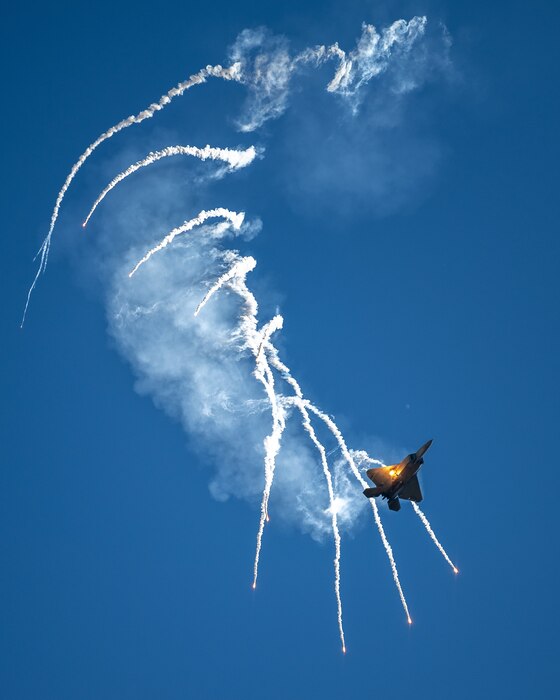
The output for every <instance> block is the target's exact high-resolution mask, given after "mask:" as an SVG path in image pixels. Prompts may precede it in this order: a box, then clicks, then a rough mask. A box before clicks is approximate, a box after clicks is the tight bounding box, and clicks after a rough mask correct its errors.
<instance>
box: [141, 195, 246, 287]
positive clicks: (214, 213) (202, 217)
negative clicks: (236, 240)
mask: <svg viewBox="0 0 560 700" xmlns="http://www.w3.org/2000/svg"><path fill="white" fill-rule="evenodd" d="M214 218H223V219H226V221H229V222H230V224H231V225H232V226H233V228H234V229H235V230H237V231H238V230H239V229H240V228H241V224H242V223H243V220H244V218H245V213H244V212H239V213H238V212H235V211H230V210H229V209H224V208H223V207H218V208H217V209H209V210H208V211H206V210H205V209H203V210H202V211H201V212H200V213H199V214H197V216H195V217H194V219H189V220H188V221H185V222H184V223H182V224H181V225H180V226H177V228H174V229H173V230H172V231H170V232H169V233H168V234H167V235H166V236H165V237H164V238H162V239H161V241H160V242H159V243H158V244H157V245H155V246H154V247H153V248H150V250H149V251H148V252H147V253H146V255H144V257H143V258H142V259H141V260H139V261H138V262H137V263H136V265H135V266H134V267H133V269H132V270H131V271H130V272H129V273H128V276H129V277H132V276H133V275H134V274H135V273H136V272H138V270H139V268H140V267H142V265H144V263H147V262H148V260H149V259H150V258H151V257H152V255H155V254H156V253H159V251H160V250H163V249H164V248H166V247H167V246H168V245H169V244H170V243H173V241H174V240H175V238H176V237H177V236H179V235H180V234H181V233H186V232H187V231H190V230H191V229H193V228H195V227H196V226H201V225H202V224H203V223H204V222H205V221H207V220H208V219H214Z"/></svg>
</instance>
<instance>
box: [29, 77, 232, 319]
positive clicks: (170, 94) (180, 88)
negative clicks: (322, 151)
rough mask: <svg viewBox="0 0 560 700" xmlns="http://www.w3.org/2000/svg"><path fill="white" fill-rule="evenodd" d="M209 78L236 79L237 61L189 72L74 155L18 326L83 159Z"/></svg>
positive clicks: (44, 265)
mask: <svg viewBox="0 0 560 700" xmlns="http://www.w3.org/2000/svg"><path fill="white" fill-rule="evenodd" d="M210 77H215V78H223V79H224V80H237V79H238V78H239V64H235V63H234V64H233V65H232V66H230V67H229V68H222V66H220V65H217V66H206V68H202V69H201V70H199V71H198V73H194V75H191V76H190V78H188V79H187V80H185V81H183V82H182V83H179V84H178V85H177V86H176V87H174V88H171V90H168V91H167V92H166V93H165V95H162V96H161V97H160V98H159V100H158V102H153V103H152V104H151V105H150V106H149V107H148V108H146V109H144V110H142V112H139V113H138V114H137V115H136V116H130V117H127V118H126V119H123V120H122V121H120V122H119V123H118V124H115V126H112V127H111V128H110V129H108V130H107V131H105V132H104V133H103V134H101V136H98V138H97V139H96V140H95V141H94V142H93V143H92V144H90V145H89V146H88V147H87V148H86V150H85V151H84V152H83V153H82V155H81V156H80V157H79V158H78V160H77V161H76V163H74V165H73V166H72V169H71V170H70V172H69V173H68V176H67V177H66V180H65V181H64V184H63V185H62V189H61V190H60V192H59V193H58V195H57V198H56V202H55V205H54V209H53V213H52V215H51V223H50V226H49V231H48V233H47V235H46V237H45V240H44V241H43V243H42V245H41V247H40V249H39V254H40V256H41V258H40V261H39V267H38V269H37V273H36V274H35V277H34V279H33V282H32V284H31V287H30V288H29V291H28V292H27V299H26V302H25V308H24V310H23V317H22V319H21V327H22V328H23V324H24V323H25V317H26V315H27V310H28V308H29V302H30V300H31V295H32V294H33V290H34V289H35V286H36V284H37V280H38V279H39V277H40V275H41V272H44V271H45V269H46V267H47V262H48V259H49V251H50V248H51V239H52V235H53V231H54V227H55V224H56V221H57V219H58V213H59V211H60V206H61V204H62V200H63V199H64V196H65V195H66V192H67V191H68V188H69V187H70V184H71V183H72V180H73V179H74V178H75V177H76V175H77V173H78V170H80V168H81V167H82V165H83V164H84V163H85V162H86V160H87V159H88V158H89V157H90V155H91V154H92V153H93V152H94V151H95V149H96V148H97V147H98V146H100V145H101V144H102V143H103V142H104V141H107V139H110V138H111V136H114V135H115V134H117V133H118V132H119V131H122V130H123V129H126V128H127V127H129V126H132V124H140V122H143V121H144V120H145V119H150V117H153V116H154V114H155V113H156V112H159V111H160V110H162V109H163V108H164V107H166V106H167V105H168V104H169V103H170V102H171V100H172V99H173V98H174V97H178V96H179V95H182V94H183V93H184V92H185V91H186V90H188V89H189V88H191V87H193V85H200V84H201V83H205V82H206V79H207V78H210Z"/></svg>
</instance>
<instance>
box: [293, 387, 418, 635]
mask: <svg viewBox="0 0 560 700" xmlns="http://www.w3.org/2000/svg"><path fill="white" fill-rule="evenodd" d="M305 405H306V406H307V408H309V410H310V411H312V412H313V413H315V415H316V416H318V417H319V418H320V419H321V420H322V421H323V422H324V423H325V424H326V425H327V427H328V428H329V430H330V431H331V433H332V434H333V435H334V436H335V438H336V439H337V441H338V444H339V445H340V449H341V451H342V454H343V455H344V457H345V459H346V461H347V462H348V465H349V466H350V469H351V470H352V473H353V474H354V476H355V477H356V479H357V480H358V481H359V482H360V484H361V486H362V488H364V489H365V488H366V487H367V482H366V481H364V479H363V477H362V475H361V474H360V472H359V470H358V468H357V467H356V464H355V463H354V459H353V458H352V455H351V454H350V452H349V450H348V447H347V446H346V442H345V440H344V438H343V436H342V433H341V432H340V430H339V429H338V426H337V425H336V423H335V422H334V421H333V420H332V418H330V416H327V415H326V414H325V413H323V412H322V411H320V410H319V409H318V408H317V407H316V406H314V405H313V404H312V403H310V402H309V401H305ZM369 502H370V505H371V508H372V510H373V516H374V518H375V523H376V525H377V529H378V530H379V534H380V536H381V541H382V542H383V546H384V547H385V551H386V553H387V557H388V558H389V563H390V564H391V571H392V572H393V579H394V581H395V585H396V587H397V591H398V592H399V596H400V599H401V603H402V606H403V608H404V611H405V613H406V617H407V620H408V623H409V624H412V618H411V617H410V613H409V611H408V605H407V602H406V598H405V596H404V592H403V589H402V586H401V582H400V579H399V572H398V570H397V564H396V562H395V557H394V556H393V549H392V547H391V545H390V544H389V540H388V539H387V535H386V534H385V530H384V528H383V523H382V522H381V518H380V517H379V510H378V508H377V503H376V502H375V500H374V499H373V498H370V499H369Z"/></svg>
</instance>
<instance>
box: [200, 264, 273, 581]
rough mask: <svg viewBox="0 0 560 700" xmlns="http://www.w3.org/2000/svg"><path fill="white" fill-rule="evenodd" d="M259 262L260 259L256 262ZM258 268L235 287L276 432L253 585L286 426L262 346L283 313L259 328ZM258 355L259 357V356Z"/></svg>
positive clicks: (269, 439) (269, 440) (236, 279)
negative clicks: (254, 281)
mask: <svg viewBox="0 0 560 700" xmlns="http://www.w3.org/2000/svg"><path fill="white" fill-rule="evenodd" d="M255 264H256V263H255ZM253 268H254V265H253V267H251V268H247V269H246V270H242V271H241V272H240V273H238V274H237V275H234V276H233V278H232V283H231V287H232V289H233V291H234V292H236V293H237V294H238V295H239V296H240V297H241V299H242V300H243V302H244V303H245V312H244V313H243V314H242V317H241V322H240V334H241V336H242V338H243V340H244V343H245V345H246V347H247V348H248V349H249V350H250V351H251V352H252V353H253V355H254V357H255V360H256V368H255V371H254V376H255V378H256V379H257V380H258V381H260V382H261V384H262V385H263V387H264V390H265V392H266V395H267V398H268V401H269V403H270V407H271V410H272V432H271V433H270V434H269V435H267V436H266V437H265V439H264V451H265V458H264V471H265V481H264V489H263V495H262V500H261V515H260V519H259V528H258V531H257V545H256V550H255V563H254V566H253V588H256V587H257V579H258V575H259V561H260V554H261V548H262V537H263V532H264V527H265V524H266V522H267V521H268V500H269V498H270V491H271V489H272V484H273V481H274V471H275V468H276V457H277V455H278V452H279V451H280V444H281V440H282V435H283V433H284V430H285V427H286V416H285V411H284V408H283V406H282V405H281V403H280V402H279V400H278V397H277V395H276V392H275V389H274V376H273V374H272V371H271V369H270V366H269V364H268V362H267V360H266V356H265V355H264V354H262V353H261V354H260V356H259V347H260V343H261V342H262V338H263V337H265V336H267V335H268V336H270V334H271V333H272V331H273V330H274V329H278V328H280V327H281V325H282V323H281V321H282V322H283V320H282V318H281V317H275V318H274V319H272V321H270V322H269V323H268V324H267V325H266V326H265V327H264V329H263V330H262V331H261V332H260V333H258V332H257V312H258V304H257V300H256V299H255V296H254V294H253V293H252V292H251V291H250V289H249V288H248V287H247V284H246V281H245V279H246V275H247V274H248V272H250V270H252V269H253ZM197 311H198V310H197ZM257 358H258V359H257Z"/></svg>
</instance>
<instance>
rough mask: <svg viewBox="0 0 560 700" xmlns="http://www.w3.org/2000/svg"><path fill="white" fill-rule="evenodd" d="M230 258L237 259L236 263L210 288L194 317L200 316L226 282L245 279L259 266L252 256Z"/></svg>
mask: <svg viewBox="0 0 560 700" xmlns="http://www.w3.org/2000/svg"><path fill="white" fill-rule="evenodd" d="M228 257H229V258H233V259H236V262H235V263H234V264H233V265H232V266H231V267H230V269H229V270H227V272H224V274H223V275H221V276H220V277H219V278H218V279H217V280H216V281H215V282H214V284H213V285H212V286H211V287H210V289H209V290H208V291H207V292H206V294H205V295H204V298H203V299H202V301H201V302H200V304H199V305H198V306H197V307H196V309H195V312H194V315H195V316H198V314H199V313H200V312H201V311H202V309H203V308H204V307H205V306H206V303H207V302H208V300H209V299H210V298H211V297H212V296H213V295H214V294H215V293H216V292H217V291H218V290H219V289H220V288H221V287H223V286H224V284H226V282H229V281H230V280H232V279H233V278H234V277H238V276H239V277H244V276H245V275H246V274H247V273H248V272H250V271H251V270H254V269H255V266H256V264H257V261H256V260H255V258H253V257H251V256H250V255H249V256H247V257H246V258H238V257H237V255H236V254H235V253H233V254H231V255H230V256H228Z"/></svg>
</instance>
